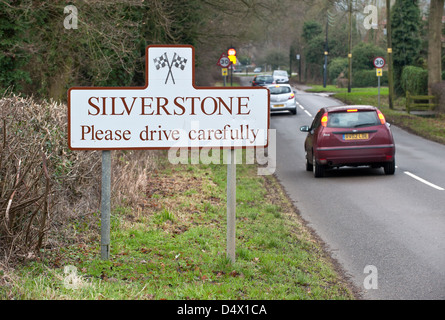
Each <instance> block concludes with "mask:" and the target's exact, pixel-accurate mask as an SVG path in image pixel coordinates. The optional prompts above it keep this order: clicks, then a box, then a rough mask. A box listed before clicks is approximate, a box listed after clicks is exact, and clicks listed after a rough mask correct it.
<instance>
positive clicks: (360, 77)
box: [352, 70, 388, 88]
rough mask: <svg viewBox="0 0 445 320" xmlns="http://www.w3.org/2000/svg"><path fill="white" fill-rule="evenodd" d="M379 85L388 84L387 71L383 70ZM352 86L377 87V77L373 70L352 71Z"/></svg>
mask: <svg viewBox="0 0 445 320" xmlns="http://www.w3.org/2000/svg"><path fill="white" fill-rule="evenodd" d="M380 85H381V86H387V85H388V72H387V71H383V75H382V77H381V78H380ZM352 86H353V87H356V88H365V87H377V86H378V79H377V75H376V71H375V70H358V71H355V72H353V78H352Z"/></svg>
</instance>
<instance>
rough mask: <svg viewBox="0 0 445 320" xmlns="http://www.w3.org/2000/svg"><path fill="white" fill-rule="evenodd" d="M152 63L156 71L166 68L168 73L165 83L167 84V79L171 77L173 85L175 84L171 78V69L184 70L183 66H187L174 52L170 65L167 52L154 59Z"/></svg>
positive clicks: (183, 59) (185, 61)
mask: <svg viewBox="0 0 445 320" xmlns="http://www.w3.org/2000/svg"><path fill="white" fill-rule="evenodd" d="M153 62H154V64H155V68H156V70H159V69H162V68H164V67H168V73H167V78H166V79H165V83H167V81H168V79H169V77H170V76H171V78H172V81H173V84H175V78H173V72H172V67H175V68H178V69H181V70H184V68H185V65H186V64H187V59H185V58H182V57H180V56H179V55H178V54H177V53H176V52H175V53H174V55H173V60H172V62H171V63H170V61H169V60H168V56H167V52H165V53H164V54H163V55H161V56H160V57H157V58H154V59H153Z"/></svg>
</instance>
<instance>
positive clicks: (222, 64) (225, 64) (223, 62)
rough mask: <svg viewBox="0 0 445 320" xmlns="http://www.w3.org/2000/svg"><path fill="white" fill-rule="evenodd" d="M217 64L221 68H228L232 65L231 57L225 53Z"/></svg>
mask: <svg viewBox="0 0 445 320" xmlns="http://www.w3.org/2000/svg"><path fill="white" fill-rule="evenodd" d="M216 64H217V65H218V66H220V67H221V68H227V67H228V66H230V59H229V58H228V57H227V56H226V55H225V54H224V53H223V54H222V55H221V57H220V58H219V60H218V62H217V63H216Z"/></svg>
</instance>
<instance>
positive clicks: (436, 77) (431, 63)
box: [428, 0, 445, 94]
mask: <svg viewBox="0 0 445 320" xmlns="http://www.w3.org/2000/svg"><path fill="white" fill-rule="evenodd" d="M444 1H445V0H431V5H430V15H429V19H428V20H429V26H428V91H429V94H431V87H432V86H433V85H434V84H436V83H438V82H440V81H441V80H442V15H443V6H444Z"/></svg>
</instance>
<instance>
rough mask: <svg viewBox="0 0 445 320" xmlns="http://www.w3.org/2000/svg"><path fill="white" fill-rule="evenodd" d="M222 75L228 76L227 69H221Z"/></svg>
mask: <svg viewBox="0 0 445 320" xmlns="http://www.w3.org/2000/svg"><path fill="white" fill-rule="evenodd" d="M221 73H222V75H223V76H227V74H228V72H227V68H221Z"/></svg>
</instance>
